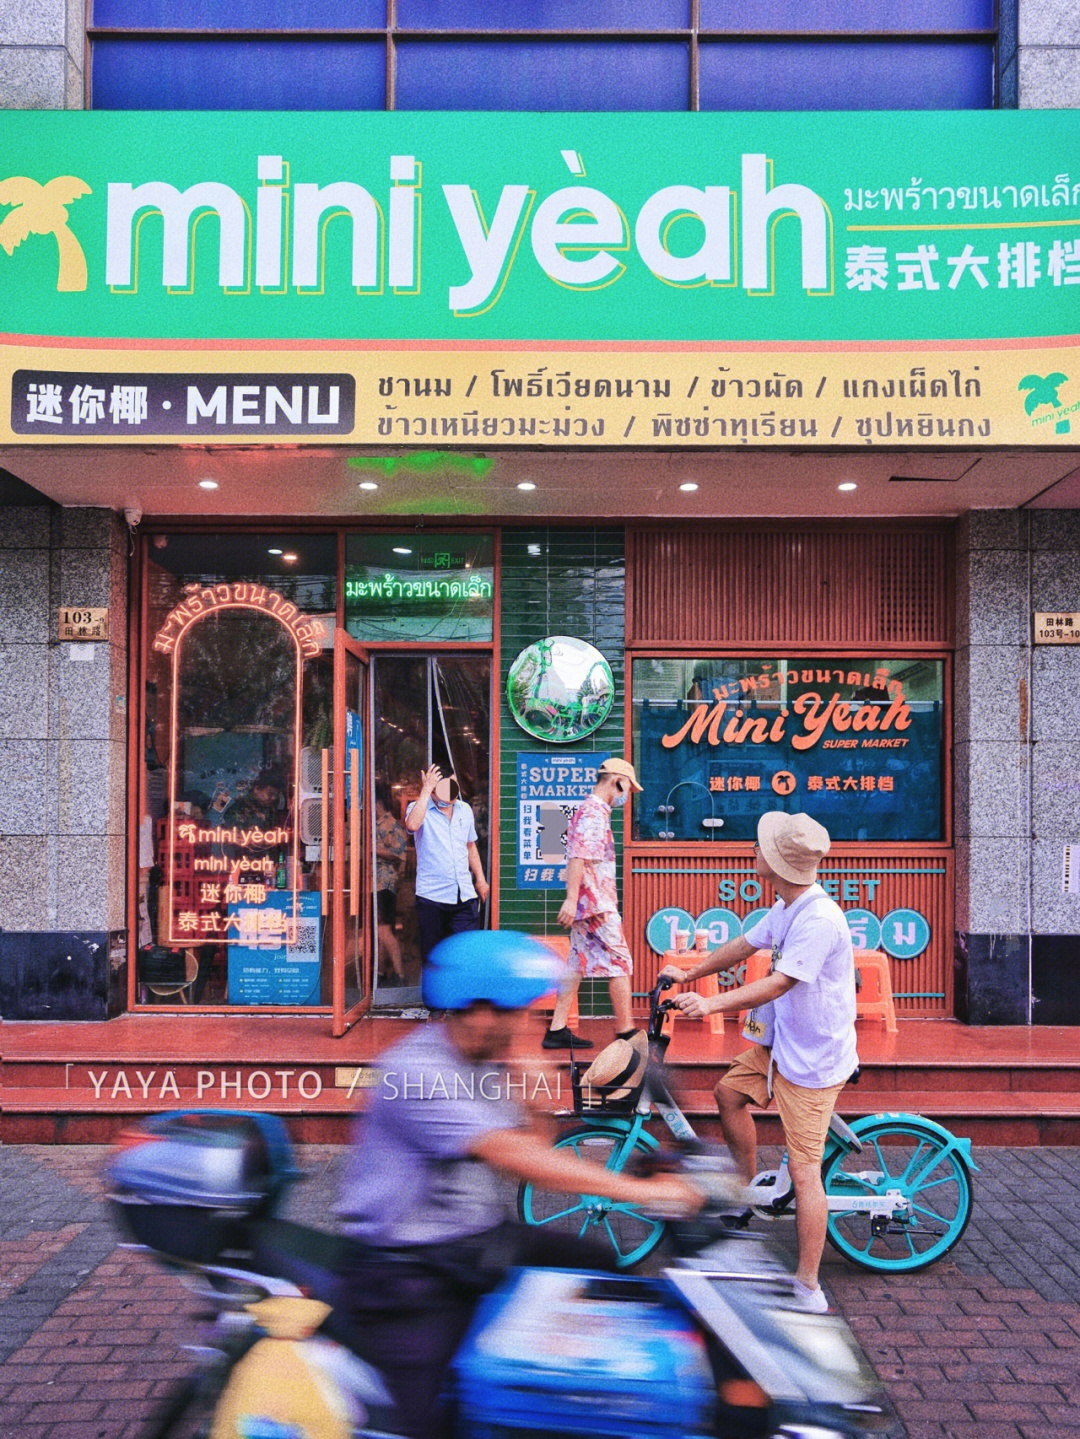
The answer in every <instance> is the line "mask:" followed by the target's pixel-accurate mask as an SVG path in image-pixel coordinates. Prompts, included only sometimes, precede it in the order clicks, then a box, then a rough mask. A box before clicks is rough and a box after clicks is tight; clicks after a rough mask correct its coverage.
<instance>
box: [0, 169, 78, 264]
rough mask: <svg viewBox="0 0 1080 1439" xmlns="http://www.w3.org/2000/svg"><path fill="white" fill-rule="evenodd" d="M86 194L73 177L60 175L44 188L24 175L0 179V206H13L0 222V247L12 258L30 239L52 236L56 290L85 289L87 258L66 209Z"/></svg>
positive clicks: (75, 177)
mask: <svg viewBox="0 0 1080 1439" xmlns="http://www.w3.org/2000/svg"><path fill="white" fill-rule="evenodd" d="M89 194H92V191H91V189H90V186H89V185H88V184H87V183H86V181H85V180H80V179H78V177H77V176H75V175H59V176H58V177H57V178H56V179H55V180H49V181H47V182H46V183H45V184H44V185H41V184H39V183H38V181H37V180H31V179H29V178H28V177H27V176H26V175H12V176H11V177H10V178H9V179H7V180H0V205H10V206H11V207H12V208H11V209H10V210H9V211H8V213H7V214H6V215H5V216H4V218H3V220H0V247H2V248H3V249H4V250H5V251H6V253H7V254H9V255H11V254H14V252H15V250H17V249H18V247H19V246H20V245H21V244H22V243H23V241H24V240H27V239H29V238H30V236H32V235H41V236H48V235H51V236H52V237H53V239H54V240H55V241H56V249H57V257H58V265H57V274H56V288H57V290H60V291H72V290H85V289H86V256H85V255H84V254H83V248H82V246H81V245H80V244H79V242H78V240H77V239H76V238H75V236H74V235H73V234H72V232H71V230H70V229H69V228H68V212H67V207H68V205H70V204H71V202H72V201H73V200H78V199H80V198H81V197H82V196H83V195H89Z"/></svg>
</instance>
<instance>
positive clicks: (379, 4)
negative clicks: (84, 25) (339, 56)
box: [94, 0, 386, 30]
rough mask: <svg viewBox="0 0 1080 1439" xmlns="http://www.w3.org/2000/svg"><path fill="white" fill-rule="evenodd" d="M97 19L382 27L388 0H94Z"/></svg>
mask: <svg viewBox="0 0 1080 1439" xmlns="http://www.w3.org/2000/svg"><path fill="white" fill-rule="evenodd" d="M94 24H95V25H115V26H142V27H145V28H147V29H157V28H160V29H165V30H184V29H194V30H198V29H208V30H340V29H342V28H345V27H348V28H350V29H357V30H360V29H381V28H382V27H383V26H384V25H385V24H386V0H94Z"/></svg>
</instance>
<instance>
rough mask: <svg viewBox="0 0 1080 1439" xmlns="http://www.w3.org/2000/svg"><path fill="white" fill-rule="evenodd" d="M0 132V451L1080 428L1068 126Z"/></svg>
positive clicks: (313, 123)
mask: <svg viewBox="0 0 1080 1439" xmlns="http://www.w3.org/2000/svg"><path fill="white" fill-rule="evenodd" d="M0 126H2V131H0V133H2V134H3V139H4V146H3V154H4V159H3V163H2V170H0V206H3V207H5V208H4V209H3V212H2V214H0V247H2V253H0V286H2V290H0V293H2V294H3V297H4V322H3V332H4V338H3V342H2V351H0V364H2V365H3V371H2V374H0V378H2V381H3V384H4V385H5V387H6V389H7V391H8V393H9V395H10V407H8V406H5V407H4V409H5V411H6V413H4V415H3V417H2V418H3V422H4V425H3V428H4V430H5V431H6V432H7V434H8V437H11V438H19V439H25V440H29V441H31V442H34V441H42V440H44V441H47V442H48V441H51V442H54V443H55V442H57V441H68V442H72V441H77V442H83V443H85V442H86V441H88V440H89V441H91V442H92V441H102V440H105V441H109V442H113V443H115V442H116V441H118V440H120V441H124V440H138V439H144V438H146V437H148V436H159V435H165V436H167V437H169V438H176V437H177V436H185V437H205V436H206V435H208V434H212V435H214V436H215V437H217V438H221V439H224V440H233V439H237V438H244V439H248V440H250V439H251V438H252V436H253V435H254V436H256V437H257V438H259V439H265V440H267V441H268V442H273V441H274V439H282V440H286V439H287V440H290V441H291V440H295V439H297V438H299V439H306V440H315V439H320V438H321V439H325V438H328V437H330V436H332V437H333V438H334V439H335V440H336V441H337V442H339V443H340V442H343V441H344V440H357V439H364V440H372V441H380V440H381V441H382V442H384V443H385V442H387V441H389V440H393V441H395V442H406V443H421V442H425V441H426V442H427V443H428V444H431V443H432V442H437V443H438V444H440V445H443V444H446V443H450V444H453V443H454V442H455V441H456V442H458V443H462V444H464V443H467V442H468V441H469V440H470V439H472V440H474V441H476V440H486V441H488V442H495V441H497V442H500V443H508V444H521V443H538V442H539V443H558V442H559V441H560V440H561V441H565V442H568V443H573V444H578V445H581V444H610V443H615V442H621V443H631V444H642V443H651V444H671V443H676V442H681V443H689V444H693V443H698V444H702V443H706V444H724V443H753V444H767V443H773V442H775V443H788V444H790V443H791V442H792V441H793V440H794V441H796V442H798V443H805V444H813V443H843V442H852V443H868V442H869V443H897V442H900V443H905V442H907V443H911V444H920V443H922V444H928V443H935V444H938V445H940V444H943V443H944V444H948V443H949V442H950V441H951V442H961V441H966V442H967V443H969V444H970V443H979V442H983V443H988V444H997V443H1011V444H1018V443H1031V444H1040V445H1045V444H1058V443H1065V444H1067V443H1069V442H1070V440H1071V442H1072V443H1075V437H1076V434H1077V433H1078V432H1080V351H1078V349H1077V346H1076V344H1075V332H1076V331H1077V329H1078V326H1077V323H1076V312H1077V296H1078V295H1080V289H1077V288H1076V287H1077V286H1080V173H1078V174H1077V175H1076V176H1073V175H1071V174H1070V173H1069V171H1070V159H1071V158H1072V157H1073V156H1075V154H1076V151H1077V141H1078V139H1080V115H1078V114H1077V113H1076V112H1071V111H1062V112H1057V111H1024V112H985V113H960V112H956V113H951V112H950V113H940V114H938V113H903V114H890V113H880V112H879V113H859V114H842V113H841V114H836V113H826V114H817V115H813V116H807V115H802V114H776V115H770V114H738V115H723V114H662V115H629V114H626V115H623V114H618V115H588V114H571V115H529V114H512V115H511V114H505V115H503V114H500V115H490V114H488V115H484V114H384V113H359V114H343V115H331V114H300V113H282V114H251V113H238V114H231V113H230V114H188V113H182V114H162V115H154V116H152V117H150V116H147V115H143V114H110V113H82V114H63V113H18V112H16V113H12V112H9V113H7V114H5V115H4V116H3V117H2V119H0ZM1073 168H1074V169H1076V168H1080V167H1077V166H1075V164H1074V166H1073ZM71 340H79V341H87V342H90V343H89V344H88V345H85V344H84V345H79V346H77V347H75V348H72V347H71V346H70V345H69V344H66V343H65V341H71ZM171 342H182V348H181V349H180V350H178V349H177V348H176V345H175V343H171ZM450 420H452V421H453V424H452V425H450V424H449V421H450ZM860 422H861V424H860ZM950 427H951V429H950Z"/></svg>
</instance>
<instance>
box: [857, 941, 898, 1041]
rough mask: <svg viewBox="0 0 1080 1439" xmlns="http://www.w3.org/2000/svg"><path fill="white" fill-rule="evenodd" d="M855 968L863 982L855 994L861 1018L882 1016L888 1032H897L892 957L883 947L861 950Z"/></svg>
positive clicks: (858, 1017)
mask: <svg viewBox="0 0 1080 1439" xmlns="http://www.w3.org/2000/svg"><path fill="white" fill-rule="evenodd" d="M855 968H856V969H857V970H858V972H859V974H860V975H861V976H862V984H861V985H860V987H859V991H858V994H857V995H856V997H855V1016H856V1018H857V1019H880V1020H882V1021H883V1023H884V1025H885V1033H886V1034H895V1033H896V1006H895V1005H894V1004H893V993H892V972H891V970H890V969H889V957H888V955H887V954H882V952H881V950H880V949H857V950H856V951H855Z"/></svg>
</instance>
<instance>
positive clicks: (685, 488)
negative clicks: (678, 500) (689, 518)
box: [679, 480, 697, 495]
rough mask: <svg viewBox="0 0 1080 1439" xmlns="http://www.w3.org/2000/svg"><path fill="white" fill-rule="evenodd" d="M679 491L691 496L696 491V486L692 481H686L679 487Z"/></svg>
mask: <svg viewBox="0 0 1080 1439" xmlns="http://www.w3.org/2000/svg"><path fill="white" fill-rule="evenodd" d="M679 489H680V490H682V492H683V494H684V495H692V494H693V493H694V491H695V490H696V489H697V485H695V484H694V482H693V480H687V481H686V482H685V484H681V485H680V486H679Z"/></svg>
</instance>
